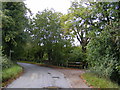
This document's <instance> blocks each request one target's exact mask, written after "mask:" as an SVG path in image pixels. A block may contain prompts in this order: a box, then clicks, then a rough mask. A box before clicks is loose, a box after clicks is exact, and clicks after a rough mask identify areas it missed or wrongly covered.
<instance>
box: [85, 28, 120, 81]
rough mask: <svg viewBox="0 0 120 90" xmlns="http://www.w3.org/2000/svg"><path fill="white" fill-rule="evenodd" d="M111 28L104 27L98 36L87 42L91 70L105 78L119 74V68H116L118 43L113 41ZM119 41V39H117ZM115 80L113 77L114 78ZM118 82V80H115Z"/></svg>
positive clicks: (117, 63)
mask: <svg viewBox="0 0 120 90" xmlns="http://www.w3.org/2000/svg"><path fill="white" fill-rule="evenodd" d="M110 29H111V28H109V30H108V28H106V29H105V30H104V31H102V32H101V33H100V34H99V35H98V36H96V37H93V38H92V39H91V41H90V43H89V44H88V57H87V59H88V62H89V64H90V67H91V66H92V70H93V71H94V72H96V73H97V74H98V75H100V76H104V77H106V78H111V77H114V72H116V71H117V73H116V75H118V77H119V75H120V73H119V72H118V71H119V70H118V69H116V68H117V67H118V66H119V65H120V62H119V60H120V59H119V54H120V52H119V50H118V49H117V47H118V44H117V43H115V41H114V39H115V38H114V36H113V35H112V34H111V31H110ZM118 42H119V41H118ZM114 80H115V78H114ZM117 82H118V80H117Z"/></svg>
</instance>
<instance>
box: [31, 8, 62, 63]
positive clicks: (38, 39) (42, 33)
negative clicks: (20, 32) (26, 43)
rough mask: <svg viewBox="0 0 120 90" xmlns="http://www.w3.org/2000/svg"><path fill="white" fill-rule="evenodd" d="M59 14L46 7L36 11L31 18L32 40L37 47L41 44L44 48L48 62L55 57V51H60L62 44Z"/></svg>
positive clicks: (52, 60)
mask: <svg viewBox="0 0 120 90" xmlns="http://www.w3.org/2000/svg"><path fill="white" fill-rule="evenodd" d="M61 15H62V14H61V13H58V12H55V11H54V10H47V9H46V10H44V11H43V12H39V13H37V14H36V17H35V18H34V19H33V24H32V25H33V29H31V35H32V36H33V41H34V42H35V43H37V45H38V46H39V47H41V46H42V47H43V48H44V51H45V52H46V53H47V55H48V60H49V62H54V60H55V59H56V58H57V56H56V53H59V52H61V49H62V47H63V46H64V45H63V44H62V42H63V41H62V40H63V37H62V35H63V34H62V33H63V32H62V31H61V26H60V17H61ZM56 47H58V48H56ZM57 49H58V50H57ZM56 51H58V52H56ZM55 52H56V53H55ZM59 54H60V53H59ZM60 56H61V55H59V58H60ZM61 57H62V56H61ZM57 59H58V58H57Z"/></svg>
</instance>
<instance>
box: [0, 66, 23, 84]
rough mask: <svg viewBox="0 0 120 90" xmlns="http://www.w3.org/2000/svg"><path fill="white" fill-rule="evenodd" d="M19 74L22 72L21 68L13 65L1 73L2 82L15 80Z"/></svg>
mask: <svg viewBox="0 0 120 90" xmlns="http://www.w3.org/2000/svg"><path fill="white" fill-rule="evenodd" d="M20 72H22V67H20V66H18V65H13V66H12V67H10V68H7V69H4V70H3V71H2V82H5V81H7V80H9V79H13V78H15V77H16V75H18V73H20Z"/></svg>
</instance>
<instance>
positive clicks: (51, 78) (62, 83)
mask: <svg viewBox="0 0 120 90" xmlns="http://www.w3.org/2000/svg"><path fill="white" fill-rule="evenodd" d="M18 64H19V65H21V66H22V67H24V71H25V72H24V74H23V75H22V76H20V77H19V78H18V79H16V80H15V81H13V82H12V83H11V84H9V85H8V86H7V88H47V87H59V88H71V84H70V82H69V80H68V79H67V78H65V76H64V74H63V73H61V72H59V71H57V70H55V69H52V68H48V67H41V66H37V65H34V64H28V63H18Z"/></svg>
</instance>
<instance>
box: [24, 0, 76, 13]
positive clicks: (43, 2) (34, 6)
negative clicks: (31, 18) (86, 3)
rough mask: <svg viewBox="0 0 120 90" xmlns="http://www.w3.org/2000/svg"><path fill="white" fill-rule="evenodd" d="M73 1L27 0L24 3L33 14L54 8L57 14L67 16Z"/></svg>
mask: <svg viewBox="0 0 120 90" xmlns="http://www.w3.org/2000/svg"><path fill="white" fill-rule="evenodd" d="M71 1H74V0H26V1H24V2H25V4H26V6H27V7H28V8H29V9H30V10H31V11H32V13H33V14H35V13H37V12H38V11H43V10H44V9H47V8H48V9H51V8H53V9H54V10H55V11H57V12H62V13H63V14H66V13H67V9H68V8H69V7H70V6H71Z"/></svg>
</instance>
